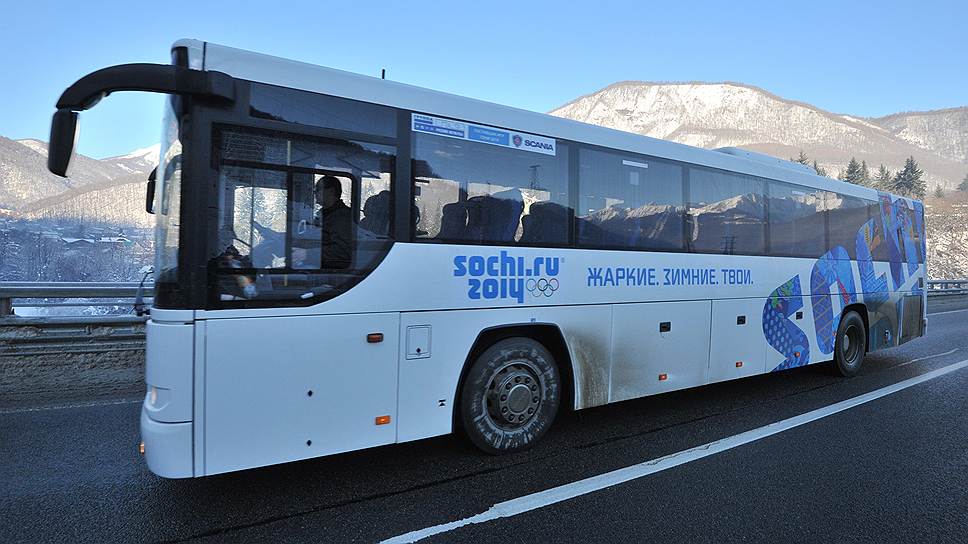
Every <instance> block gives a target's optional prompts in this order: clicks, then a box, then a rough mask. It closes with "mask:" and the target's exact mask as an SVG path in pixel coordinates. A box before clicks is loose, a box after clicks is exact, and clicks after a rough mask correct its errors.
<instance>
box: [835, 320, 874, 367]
mask: <svg viewBox="0 0 968 544" xmlns="http://www.w3.org/2000/svg"><path fill="white" fill-rule="evenodd" d="M866 352H867V328H866V327H865V326H864V320H863V319H861V317H860V314H858V313H857V312H854V311H850V312H847V313H846V314H844V316H843V317H842V318H841V319H840V325H839V326H838V327H837V339H836V341H835V343H834V361H833V370H834V372H836V373H837V374H839V375H841V376H843V377H845V378H849V377H851V376H854V375H856V374H857V373H858V372H859V371H860V366H861V363H863V362H864V354H865V353H866Z"/></svg>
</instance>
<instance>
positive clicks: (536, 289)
mask: <svg viewBox="0 0 968 544" xmlns="http://www.w3.org/2000/svg"><path fill="white" fill-rule="evenodd" d="M525 287H526V288H527V289H528V292H529V293H531V295H532V296H536V297H540V296H541V295H544V296H546V297H550V296H551V295H553V294H555V291H557V290H558V278H551V279H546V278H538V279H534V278H531V279H529V280H528V282H527V283H526V284H525Z"/></svg>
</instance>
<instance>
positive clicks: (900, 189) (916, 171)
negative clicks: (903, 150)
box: [891, 157, 927, 200]
mask: <svg viewBox="0 0 968 544" xmlns="http://www.w3.org/2000/svg"><path fill="white" fill-rule="evenodd" d="M923 175H924V170H921V169H920V168H918V161H916V160H914V157H908V158H907V160H906V161H904V168H902V169H901V171H900V172H898V173H897V174H896V175H895V176H894V179H893V180H892V181H891V185H892V187H891V192H894V193H897V194H899V195H904V196H909V197H913V198H917V199H921V200H923V199H924V194H925V192H927V183H926V182H925V181H924V179H922V176H923Z"/></svg>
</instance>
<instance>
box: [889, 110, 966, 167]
mask: <svg viewBox="0 0 968 544" xmlns="http://www.w3.org/2000/svg"><path fill="white" fill-rule="evenodd" d="M872 121H873V122H874V123H877V124H878V125H880V126H882V127H884V128H885V129H887V130H889V131H891V133H892V134H894V135H895V136H897V137H898V138H901V139H902V140H905V141H907V142H910V143H912V144H914V145H916V146H918V147H921V148H924V149H928V150H931V151H934V152H935V153H937V154H938V155H941V156H942V157H947V158H949V159H952V160H955V161H959V162H962V163H964V164H968V106H964V107H961V108H951V109H946V110H934V111H916V112H907V113H895V114H894V115H888V116H887V117H881V118H879V119H873V120H872ZM966 170H968V169H966Z"/></svg>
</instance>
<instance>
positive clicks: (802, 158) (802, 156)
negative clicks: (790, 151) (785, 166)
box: [790, 149, 810, 165]
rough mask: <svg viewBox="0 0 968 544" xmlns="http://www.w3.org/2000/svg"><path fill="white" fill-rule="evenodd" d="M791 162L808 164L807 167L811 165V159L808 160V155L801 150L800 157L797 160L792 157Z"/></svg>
mask: <svg viewBox="0 0 968 544" xmlns="http://www.w3.org/2000/svg"><path fill="white" fill-rule="evenodd" d="M790 162H798V163H800V164H807V165H809V164H810V159H808V158H807V154H806V153H804V152H803V150H802V149H801V150H800V156H799V157H797V158H795V159H794V158H793V157H790Z"/></svg>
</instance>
